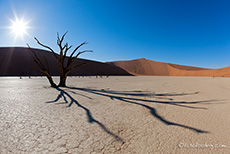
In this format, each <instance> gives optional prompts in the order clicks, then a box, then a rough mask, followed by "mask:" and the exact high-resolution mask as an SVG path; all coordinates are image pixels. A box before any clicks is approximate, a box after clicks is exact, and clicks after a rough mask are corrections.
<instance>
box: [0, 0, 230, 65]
mask: <svg viewBox="0 0 230 154" xmlns="http://www.w3.org/2000/svg"><path fill="white" fill-rule="evenodd" d="M15 15H17V17H18V18H22V17H23V18H24V20H28V21H29V26H30V27H31V28H30V29H29V30H28V33H29V36H25V37H24V38H23V39H22V38H20V37H18V38H17V39H15V38H14V35H13V34H10V30H9V29H7V28H6V27H9V26H10V25H11V22H10V19H11V20H14V18H15V17H14V16H15ZM67 30H68V34H67V36H66V41H67V42H69V44H73V45H75V46H77V45H79V44H80V43H82V42H84V41H87V42H89V44H88V45H86V46H84V47H83V48H82V50H84V49H90V50H93V51H94V52H93V53H86V54H84V55H82V56H81V58H88V59H92V60H97V61H115V60H131V59H137V58H146V59H151V60H155V61H161V62H170V63H176V64H182V65H191V66H199V67H207V68H220V67H225V66H228V65H230V1H227V0H226V1H224V0H215V1H213V0H158V1H155V0H116V1H109V0H27V1H26V0H0V34H1V35H0V46H1V47H3V46H24V47H26V43H29V44H30V46H32V47H35V48H42V47H40V46H39V45H37V44H36V42H35V41H34V40H33V37H34V36H36V37H37V38H38V39H39V40H40V41H41V42H42V43H44V44H47V45H49V46H51V47H53V48H54V49H55V50H58V48H57V45H56V33H57V32H59V33H60V34H63V33H64V32H65V31H67Z"/></svg>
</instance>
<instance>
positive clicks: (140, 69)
mask: <svg viewBox="0 0 230 154" xmlns="http://www.w3.org/2000/svg"><path fill="white" fill-rule="evenodd" d="M109 64H112V65H115V66H117V67H120V68H122V69H124V70H126V71H127V72H129V73H130V74H133V75H155V76H216V77H223V76H224V77H229V76H230V66H228V67H225V68H221V69H206V68H200V67H191V66H183V65H177V64H170V63H163V62H156V61H152V60H148V59H144V58H142V59H136V60H131V61H114V62H109Z"/></svg>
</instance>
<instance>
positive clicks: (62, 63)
mask: <svg viewBox="0 0 230 154" xmlns="http://www.w3.org/2000/svg"><path fill="white" fill-rule="evenodd" d="M66 34H67V32H66V33H65V34H64V35H63V36H62V37H61V38H60V37H59V34H58V33H57V45H58V47H59V49H60V51H59V55H58V54H56V53H55V52H54V50H53V49H52V48H50V47H49V46H47V45H44V44H42V43H41V42H40V41H39V40H38V39H37V38H36V37H34V39H35V40H36V41H37V43H38V44H39V45H41V46H42V47H44V48H46V49H48V50H49V51H51V52H52V53H53V55H54V57H55V58H56V59H57V61H58V65H59V70H60V81H59V84H58V85H56V84H55V83H54V81H53V79H52V76H51V74H50V68H49V65H48V61H47V60H46V59H45V57H43V58H44V61H45V65H44V62H42V61H41V59H40V58H39V57H38V56H37V54H36V53H35V52H34V51H33V49H32V48H30V46H29V45H28V44H27V45H28V47H29V48H30V49H31V51H32V52H33V54H34V57H33V59H34V61H35V63H36V64H37V66H34V67H35V68H36V69H37V70H39V71H40V72H42V73H43V74H44V75H45V76H46V77H47V78H48V80H49V82H50V85H51V87H66V79H67V76H68V74H69V73H70V72H71V71H72V70H74V69H75V68H76V67H80V66H82V65H85V64H86V62H85V63H81V64H73V62H74V61H75V60H77V58H78V56H79V55H81V54H83V53H85V52H93V51H91V50H84V51H81V52H78V53H77V54H76V55H75V53H76V52H77V50H78V49H79V48H80V47H81V46H83V45H85V44H87V42H83V43H81V44H80V45H78V46H77V47H76V48H75V49H74V50H73V51H72V52H71V54H70V56H69V57H68V56H67V52H68V51H69V49H71V48H72V47H73V46H72V45H71V46H69V45H68V43H66V44H64V45H63V44H62V43H63V40H64V38H65V35H66Z"/></svg>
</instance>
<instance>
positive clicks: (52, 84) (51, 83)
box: [46, 75, 57, 88]
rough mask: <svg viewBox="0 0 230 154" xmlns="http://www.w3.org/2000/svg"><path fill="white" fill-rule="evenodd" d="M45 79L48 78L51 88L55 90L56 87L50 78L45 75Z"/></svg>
mask: <svg viewBox="0 0 230 154" xmlns="http://www.w3.org/2000/svg"><path fill="white" fill-rule="evenodd" d="M46 77H47V78H48V80H49V83H50V85H51V87H53V88H56V87H57V85H56V84H55V83H54V81H53V79H52V77H51V76H50V75H46Z"/></svg>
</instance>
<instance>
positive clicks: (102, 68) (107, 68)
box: [0, 47, 230, 77]
mask: <svg viewBox="0 0 230 154" xmlns="http://www.w3.org/2000/svg"><path fill="white" fill-rule="evenodd" d="M34 51H35V52H36V54H37V55H38V57H40V59H41V60H44V58H46V59H47V61H48V62H49V68H50V70H51V74H52V75H59V68H58V64H57V60H56V59H55V58H54V56H53V54H52V53H51V52H49V51H46V50H41V49H34ZM84 62H89V63H88V64H86V65H84V66H82V67H78V68H76V69H75V70H74V71H73V72H71V73H70V74H69V75H155V76H215V77H230V66H228V67H225V68H221V69H205V68H199V67H191V66H183V65H176V64H170V63H162V62H156V61H152V60H147V59H144V58H142V59H137V60H130V61H114V62H108V63H102V62H97V61H91V60H85V59H78V60H77V62H76V63H79V64H80V63H84ZM34 65H36V64H35V62H34V61H33V54H32V52H31V51H30V49H28V48H23V47H2V48H0V76H19V75H42V73H41V72H39V71H38V70H36V69H35V68H34V67H33V66H34Z"/></svg>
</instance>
